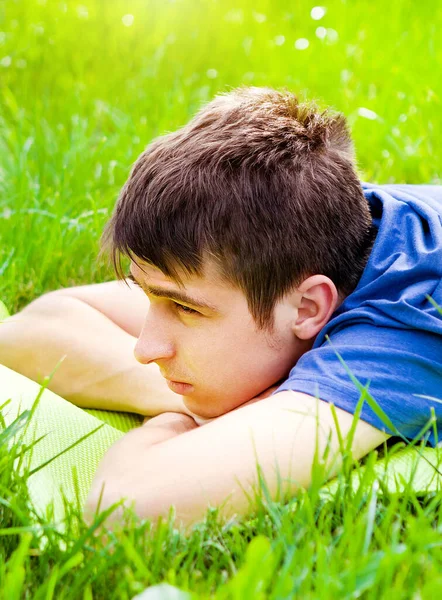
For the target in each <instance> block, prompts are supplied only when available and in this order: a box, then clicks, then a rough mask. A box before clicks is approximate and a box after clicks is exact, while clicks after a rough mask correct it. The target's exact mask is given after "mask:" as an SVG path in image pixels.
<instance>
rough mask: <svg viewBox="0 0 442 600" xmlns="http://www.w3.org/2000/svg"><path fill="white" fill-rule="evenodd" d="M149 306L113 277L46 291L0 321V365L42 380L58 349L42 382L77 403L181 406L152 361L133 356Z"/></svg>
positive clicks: (135, 408)
mask: <svg viewBox="0 0 442 600" xmlns="http://www.w3.org/2000/svg"><path fill="white" fill-rule="evenodd" d="M148 307H149V301H148V299H147V298H146V296H145V295H144V293H143V292H142V291H141V290H139V289H137V288H136V287H135V286H132V285H130V286H129V287H127V286H126V285H125V284H124V283H122V282H117V281H113V282H108V283H102V284H95V285H90V286H79V287H73V288H67V289H63V290H57V291H55V292H50V293H48V294H45V295H44V296H41V297H40V298H38V299H37V300H35V301H34V302H32V303H31V304H29V305H28V306H27V307H26V308H24V309H23V310H22V311H21V312H19V313H18V314H17V315H14V316H13V317H10V318H9V319H7V320H6V321H4V322H3V323H1V324H0V364H4V365H6V366H7V367H9V368H11V369H13V370H14V371H17V372H18V373H21V374H23V375H25V376H26V377H29V378H30V379H33V380H34V381H37V382H39V383H41V382H42V381H43V379H44V377H45V376H47V375H49V374H50V373H51V372H52V371H53V370H54V368H55V366H56V365H57V364H58V363H59V361H60V359H61V358H62V357H63V356H65V360H64V361H63V362H62V364H61V365H60V367H59V368H58V370H57V372H56V373H55V375H54V377H53V379H52V380H51V381H50V383H49V386H48V387H49V389H51V390H52V391H54V392H55V393H57V394H59V395H60V396H62V397H63V398H66V399H67V400H69V401H71V402H73V403H74V404H76V405H77V406H80V407H83V408H103V409H107V410H122V411H129V412H138V413H140V414H144V415H156V414H159V413H161V412H166V411H177V412H186V410H185V407H184V404H183V402H182V398H181V397H180V396H178V395H177V394H175V393H173V392H172V391H171V390H169V388H168V387H167V385H166V383H165V381H164V379H163V378H162V377H161V374H160V373H159V370H158V368H157V366H156V365H154V364H152V365H141V364H139V363H138V362H137V361H136V360H135V358H134V355H133V349H134V346H135V343H136V337H135V336H137V335H138V333H139V331H140V330H141V327H142V323H143V321H144V318H145V316H146V313H147V311H148Z"/></svg>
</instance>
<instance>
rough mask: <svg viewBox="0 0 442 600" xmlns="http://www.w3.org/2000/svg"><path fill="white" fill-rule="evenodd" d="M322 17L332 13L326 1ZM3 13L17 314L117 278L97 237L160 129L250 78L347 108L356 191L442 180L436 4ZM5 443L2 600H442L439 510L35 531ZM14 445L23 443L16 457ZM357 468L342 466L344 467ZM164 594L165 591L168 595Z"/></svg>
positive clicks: (300, 511)
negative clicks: (163, 586) (46, 296)
mask: <svg viewBox="0 0 442 600" xmlns="http://www.w3.org/2000/svg"><path fill="white" fill-rule="evenodd" d="M321 4H322V3H321ZM314 7H315V2H314V1H313V0H311V1H309V2H307V0H297V1H291V0H273V1H272V2H270V1H269V0H255V1H251V0H238V1H237V2H233V1H232V0H125V1H122V0H107V1H106V0H78V1H76V0H75V1H71V0H65V1H59V0H0V242H1V243H0V299H1V300H2V301H3V302H4V303H5V304H6V306H7V307H8V309H9V311H10V312H11V313H13V312H16V311H18V310H19V309H20V308H22V307H23V306H24V305H25V304H27V303H28V302H30V301H31V300H33V299H34V298H36V297H37V296H39V295H40V294H42V293H44V292H46V291H49V290H53V289H56V288H59V287H67V286H71V285H76V284H84V283H92V282H100V281H106V280H109V279H112V278H113V274H112V272H111V270H110V267H109V266H108V265H107V264H105V263H104V262H98V261H97V260H96V256H97V253H98V250H99V238H100V234H101V231H102V228H103V226H104V224H105V222H106V220H107V219H108V217H109V215H110V211H111V209H112V206H113V204H114V202H115V200H116V197H117V195H118V191H119V188H120V187H121V185H122V184H123V182H124V181H125V179H126V177H127V175H128V172H129V169H130V166H131V164H132V163H133V161H134V160H135V158H136V157H137V155H138V154H139V153H140V152H141V151H142V150H143V148H144V147H145V146H146V144H147V143H148V142H149V141H150V140H151V139H152V138H153V137H155V136H156V135H158V134H160V133H164V132H167V131H170V130H173V129H175V128H177V127H178V126H180V125H182V124H184V123H185V122H186V121H187V120H188V119H189V117H190V116H191V115H192V114H193V113H194V112H195V111H196V109H197V108H198V107H199V106H200V104H201V103H203V102H204V101H207V100H209V99H211V98H212V97H213V95H214V94H215V93H217V92H219V91H225V90H228V89H230V88H232V87H235V86H238V85H256V86H271V87H278V88H281V87H285V88H288V89H290V90H291V91H295V92H297V93H298V94H299V96H300V97H301V98H304V97H305V98H316V99H317V101H318V102H319V104H320V105H324V106H326V105H330V106H333V107H334V108H335V109H337V110H340V111H342V112H344V113H345V114H346V115H347V117H348V119H349V122H350V125H351V127H352V131H353V137H354V141H355V145H356V149H357V157H358V164H359V168H360V172H361V178H362V179H363V180H365V181H373V182H377V183H394V182H403V183H439V184H440V183H442V174H441V166H440V165H441V159H442V142H441V139H442V138H441V131H442V102H441V100H442V77H441V67H442V42H441V37H440V31H441V28H442V5H441V3H440V2H438V0H422V2H420V3H417V2H412V1H411V0H390V2H389V3H385V2H382V1H381V0H370V1H368V0H352V1H350V0H325V1H324V3H323V8H324V9H325V10H320V9H319V8H318V7H316V8H315V10H312V9H313V8H314ZM13 434H14V431H11V430H9V431H8V430H6V431H3V433H0V598H5V599H6V600H18V599H20V598H36V599H41V600H43V599H44V600H49V599H52V598H54V599H57V600H58V599H77V598H78V599H80V598H81V599H85V600H86V599H87V600H89V599H92V598H94V599H99V598H103V599H104V598H106V599H113V598H122V599H126V598H127V599H129V598H132V597H133V596H135V595H136V594H137V593H140V592H141V591H142V590H143V589H144V588H146V587H148V586H153V585H155V584H158V583H161V582H168V583H169V584H171V585H174V586H177V587H178V588H180V589H182V590H187V591H191V593H192V597H194V598H209V597H210V598H215V599H216V600H242V599H246V598H251V599H254V600H255V599H256V600H261V599H262V600H263V599H265V598H271V599H274V600H277V599H278V600H282V599H286V598H302V599H310V598H320V599H321V600H325V599H328V598H330V599H334V598H339V599H341V598H342V599H347V598H348V599H350V598H367V599H368V598H370V599H376V600H377V599H379V598H384V597H388V598H389V600H394V599H397V598H410V599H411V598H412V599H413V600H421V599H422V600H425V599H427V598H429V599H431V598H435V597H438V594H439V593H440V590H441V589H442V518H441V517H442V501H441V497H440V496H439V495H438V494H436V493H429V494H426V495H423V496H422V495H419V496H418V495H416V494H415V493H414V492H413V491H412V490H411V489H407V490H406V491H405V492H404V493H403V494H401V495H397V494H396V495H394V494H390V493H388V492H387V491H385V490H383V486H382V481H381V482H378V483H376V481H375V474H374V471H373V468H372V466H373V460H374V458H373V457H374V456H375V455H374V454H373V455H372V457H369V458H368V460H367V466H366V471H365V477H364V479H363V480H362V481H361V483H360V485H359V486H358V487H357V489H352V488H349V487H348V486H346V485H345V481H346V480H345V476H346V475H345V473H346V471H345V470H344V475H343V478H342V480H341V481H340V483H339V485H338V487H337V489H336V491H335V493H334V494H333V495H332V496H331V497H328V498H324V496H323V495H321V494H320V493H319V487H318V486H316V485H313V486H312V488H311V489H310V490H308V491H305V490H301V491H300V492H299V494H298V495H297V496H296V497H295V498H293V499H292V500H291V501H290V502H289V503H286V504H282V503H268V502H266V501H265V497H264V500H263V503H262V507H261V508H260V509H259V510H258V511H257V512H256V514H255V515H254V516H253V518H248V519H244V520H242V521H235V522H229V523H221V522H219V521H218V519H217V517H216V511H215V512H214V511H211V512H209V513H208V514H207V518H206V519H205V521H204V522H202V523H201V524H199V525H197V526H196V527H195V528H194V530H193V532H192V533H191V534H189V535H188V536H184V535H183V534H182V533H180V532H179V531H177V530H175V529H174V528H173V526H172V525H171V524H170V523H166V522H164V523H163V525H162V526H161V527H160V528H159V529H158V530H157V531H155V532H152V531H151V527H150V524H149V522H147V521H146V522H141V523H140V522H136V520H133V521H132V522H131V523H128V524H127V526H126V528H125V529H124V531H122V532H120V533H119V534H118V535H116V534H110V535H109V536H108V537H107V538H106V540H104V539H102V538H96V537H95V536H94V535H93V531H92V530H91V529H88V528H87V526H86V525H85V524H84V523H83V522H82V520H81V515H80V512H79V511H78V509H76V508H75V507H73V506H71V507H70V508H69V510H68V511H67V514H68V516H67V521H66V528H65V531H64V532H60V531H58V530H57V529H56V528H55V527H54V524H53V523H51V521H50V520H49V519H48V520H47V521H42V520H41V519H40V520H38V521H37V524H35V515H34V513H33V507H32V503H31V502H30V500H29V498H28V495H27V491H26V481H25V478H23V477H20V476H18V475H17V473H16V472H15V470H14V469H13V466H12V464H13V461H12V459H11V457H12V456H14V452H16V453H19V452H20V451H21V450H20V447H19V446H14V444H12V446H11V443H12V441H13ZM11 448H12V449H11ZM347 470H348V469H347ZM162 597H163V598H165V596H160V595H159V596H158V598H162Z"/></svg>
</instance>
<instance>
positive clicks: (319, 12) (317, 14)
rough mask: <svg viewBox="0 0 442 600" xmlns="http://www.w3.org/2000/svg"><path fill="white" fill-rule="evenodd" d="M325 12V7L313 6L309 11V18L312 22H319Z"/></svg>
mask: <svg viewBox="0 0 442 600" xmlns="http://www.w3.org/2000/svg"><path fill="white" fill-rule="evenodd" d="M326 12H327V9H326V8H325V6H314V7H313V8H312V10H311V11H310V16H311V18H312V19H313V20H314V21H319V20H320V19H322V17H323V16H324V15H325V13H326Z"/></svg>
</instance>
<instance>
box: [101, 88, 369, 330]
mask: <svg viewBox="0 0 442 600" xmlns="http://www.w3.org/2000/svg"><path fill="white" fill-rule="evenodd" d="M371 238H372V234H371V216H370V212H369V208H368V204H367V202H366V200H365V198H364V195H363V192H362V188H361V185H360V182H359V179H358V176H357V174H356V171H355V166H354V156H353V147H352V142H351V138H350V134H349V131H348V127H347V124H346V121H345V117H344V116H343V115H342V114H339V113H334V112H332V111H330V110H325V111H320V110H319V109H318V108H317V106H316V105H315V104H313V103H299V102H298V100H297V98H296V96H295V95H293V94H291V93H289V92H279V91H275V90H272V89H267V88H240V89H237V90H234V91H232V92H230V93H226V94H222V95H219V96H217V97H216V98H215V99H214V100H213V101H212V102H210V103H209V104H207V105H206V106H204V107H203V108H202V109H201V110H200V111H199V112H198V113H197V114H196V116H195V117H194V118H193V119H192V120H191V121H190V122H189V123H188V124H187V125H185V126H184V127H182V128H181V129H179V130H178V131H176V132H174V133H169V134H167V135H164V136H162V137H159V138H157V139H156V140H154V141H153V142H152V143H151V144H150V145H149V146H148V147H147V149H146V150H145V152H143V153H142V154H141V156H140V157H139V158H138V160H137V161H136V163H135V166H134V168H133V170H132V172H131V174H130V177H129V179H128V181H127V182H126V184H125V185H124V187H123V189H122V191H121V194H120V197H119V199H118V202H117V205H116V207H115V210H114V213H113V216H112V218H111V220H110V221H109V223H108V224H107V226H106V229H105V231H104V234H103V249H104V250H105V251H110V254H111V257H112V261H113V264H114V267H115V270H116V272H117V274H118V276H119V277H120V278H123V277H124V274H123V272H122V267H121V255H122V254H123V255H128V256H130V257H131V258H133V259H134V260H135V261H136V260H137V258H139V259H142V260H143V261H146V262H147V263H149V264H151V265H153V266H155V267H157V268H159V269H160V270H161V271H162V272H164V273H165V274H166V275H167V276H169V277H172V278H173V279H174V280H176V281H178V282H180V278H179V276H178V272H180V271H181V270H183V271H184V272H185V273H188V274H194V275H201V274H202V272H203V264H204V260H205V258H207V257H208V256H210V257H211V258H212V259H215V260H216V262H217V264H218V266H219V269H220V273H221V275H222V276H223V277H224V278H225V279H226V280H227V281H228V282H230V283H232V284H233V285H235V286H237V287H238V288H239V289H241V290H242V291H243V292H244V294H245V296H246V298H247V302H248V306H249V310H250V312H251V314H252V315H253V317H254V319H255V321H256V323H257V324H258V325H259V326H260V327H271V324H272V313H273V308H274V305H275V303H276V302H277V301H278V300H279V299H281V298H282V296H283V295H284V294H285V293H287V292H288V291H290V290H291V289H292V288H293V287H294V286H297V285H299V284H300V283H301V281H302V280H303V279H304V278H306V277H308V276H309V275H313V274H323V275H326V276H328V277H330V279H331V280H332V281H333V282H334V283H335V285H336V287H337V288H338V290H339V291H340V292H341V293H342V294H344V295H348V294H349V293H350V292H351V291H352V290H353V289H354V288H355V286H356V284H357V282H358V280H359V278H360V276H361V274H362V270H363V268H364V266H365V263H366V260H367V256H368V251H369V246H370V242H371Z"/></svg>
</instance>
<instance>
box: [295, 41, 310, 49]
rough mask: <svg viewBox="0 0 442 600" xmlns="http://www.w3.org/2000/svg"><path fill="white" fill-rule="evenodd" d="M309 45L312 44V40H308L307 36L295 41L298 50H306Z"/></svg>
mask: <svg viewBox="0 0 442 600" xmlns="http://www.w3.org/2000/svg"><path fill="white" fill-rule="evenodd" d="M309 45H310V42H309V41H308V39H307V38H299V39H298V40H296V42H295V48H296V50H306V49H307V48H308V47H309Z"/></svg>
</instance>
